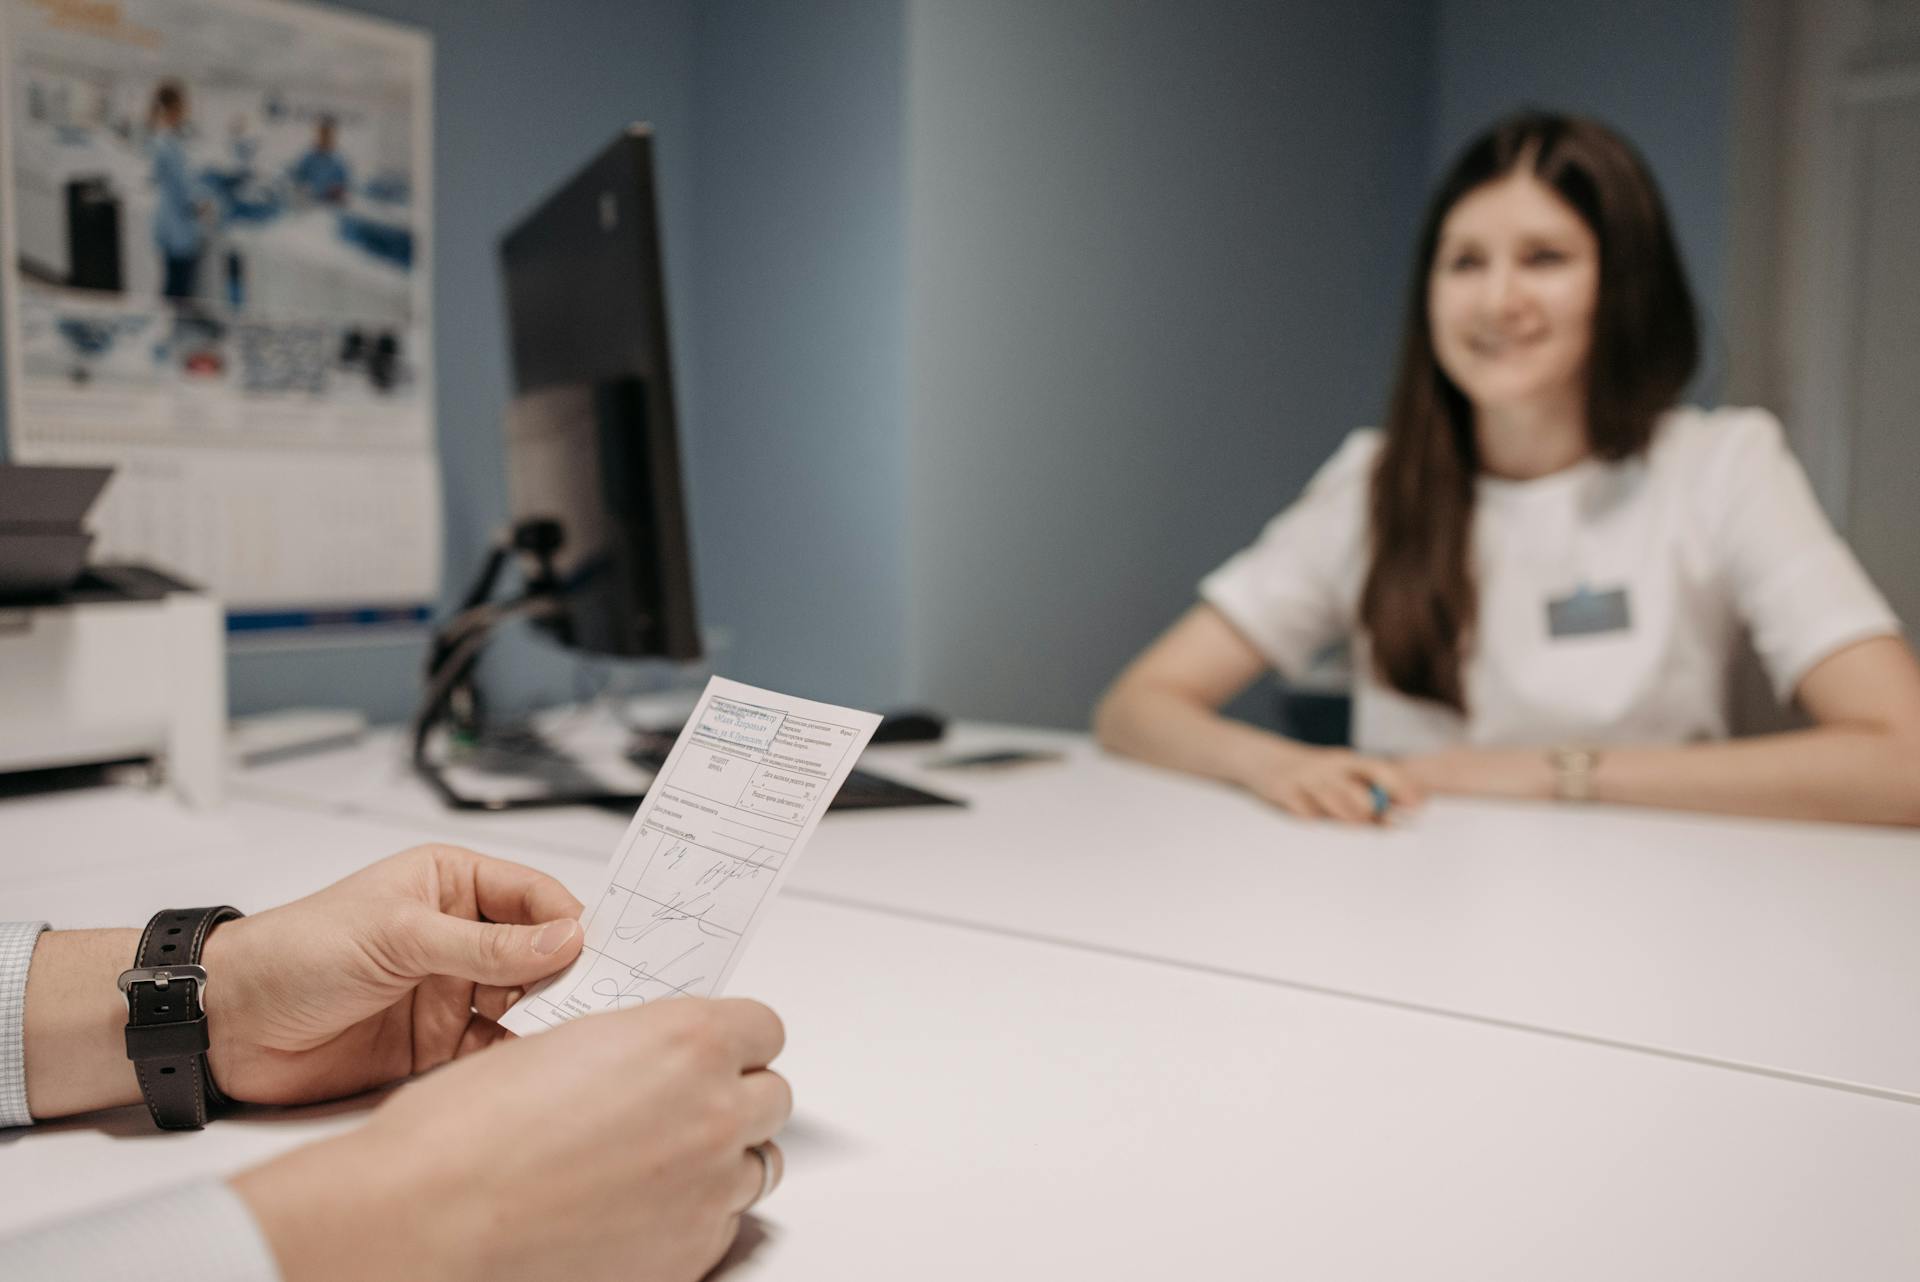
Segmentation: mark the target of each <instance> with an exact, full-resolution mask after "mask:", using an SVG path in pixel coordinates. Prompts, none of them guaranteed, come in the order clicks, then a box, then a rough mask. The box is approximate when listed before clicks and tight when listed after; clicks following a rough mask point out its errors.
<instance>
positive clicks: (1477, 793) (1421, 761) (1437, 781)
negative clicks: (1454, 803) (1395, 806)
mask: <svg viewBox="0 0 1920 1282" xmlns="http://www.w3.org/2000/svg"><path fill="white" fill-rule="evenodd" d="M1401 764H1402V766H1403V767H1404V769H1405V770H1406V773H1407V775H1408V776H1409V777H1410V778H1411V779H1412V780H1413V781H1414V783H1415V784H1416V786H1418V787H1420V788H1421V789H1422V790H1424V791H1426V792H1428V793H1448V794H1451V795H1454V796H1460V797H1509V798H1514V799H1519V800H1532V801H1545V800H1549V799H1551V798H1552V796H1553V766H1552V764H1551V762H1550V761H1549V759H1548V756H1547V753H1546V751H1545V750H1544V749H1541V748H1447V749H1443V750H1442V751H1440V752H1430V753H1426V754H1424V755H1422V756H1418V757H1408V758H1407V759H1406V760H1405V761H1403V762H1402V763H1401Z"/></svg>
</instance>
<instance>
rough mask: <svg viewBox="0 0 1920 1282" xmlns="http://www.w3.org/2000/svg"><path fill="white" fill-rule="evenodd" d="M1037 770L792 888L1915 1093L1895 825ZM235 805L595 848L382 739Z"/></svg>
mask: <svg viewBox="0 0 1920 1282" xmlns="http://www.w3.org/2000/svg"><path fill="white" fill-rule="evenodd" d="M1007 742H1042V743H1046V744H1049V745H1052V746H1057V747H1059V748H1061V749H1062V750H1064V751H1065V752H1067V753H1068V756H1069V760H1068V761H1067V762H1065V763H1063V764H1061V765H1057V766H1029V767H1023V768H1021V769H1020V770H1017V771H1013V772H1008V773H1004V774H998V775H994V774H984V773H974V774H968V775H957V774H953V773H935V772H931V771H919V770H917V769H915V768H914V764H913V763H915V762H917V761H919V760H922V759H924V758H926V757H928V756H930V755H932V752H933V751H934V750H933V749H929V748H924V747H923V748H896V749H888V750H884V751H883V752H882V753H879V754H876V755H875V756H874V757H872V758H871V759H870V761H871V763H872V764H875V765H880V764H883V763H885V764H886V765H887V768H889V769H891V770H892V771H893V772H894V773H896V774H899V775H900V776H901V777H903V778H907V779H909V780H910V781H914V782H920V783H922V784H924V785H925V786H927V787H930V788H933V789H935V790H938V791H946V792H950V793H955V794H957V795H963V796H966V797H968V798H970V799H971V801H972V803H973V805H972V808H971V809H970V810H967V811H952V810H901V811H885V812H875V813H868V814H852V815H831V816H829V817H828V818H827V820H826V821H825V822H824V823H823V825H822V827H821V829H820V832H819V835H818V837H817V838H816V839H815V842H814V845H813V847H812V849H811V850H810V851H809V852H808V855H807V857H806V859H805V860H804V861H802V863H801V864H800V865H799V867H798V869H796V871H795V874H794V877H793V880H792V882H791V885H790V889H789V892H788V893H790V894H793V895H796V896H805V897H812V898H815V899H818V900H827V901H832V902H838V903H848V904H858V905H864V906H869V907H875V908H882V909H886V910H889V911H894V912H903V913H912V914H916V915H919V916H922V917H926V918H933V919H937V920H943V921H951V922H960V923H967V924H973V925H978V926H983V927H989V928H992V929H996V930H1000V931H1003V932H1007V933H1011V934H1015V935H1021V936H1027V937H1032V938H1037V939H1051V940H1058V941H1065V942H1070V943H1074V944H1077V945H1081V946H1086V947H1094V948H1100V949H1103V950H1107V951H1109V952H1112V953H1117V954H1121V955H1126V956H1136V957H1146V958H1154V959H1159V960H1163V961H1172V962H1179V963H1181V964H1184V965H1188V966H1191V967H1195V968H1198V969H1202V970H1208V971H1213V972H1216V973H1226V974H1232V975H1244V976H1255V977H1261V978H1265V979H1268V980H1273V981H1277V982H1285V983H1290V984H1295V985H1299V986H1305V987H1312V988H1318V989H1326V990H1331V991H1335V992H1339V993H1345V994H1351V995H1358V996H1364V997H1368V998H1371V999H1375V1000H1380V1001H1386V1002H1392V1003H1398V1004H1403V1005H1409V1006H1414V1007H1419V1008H1425V1009H1431V1010H1436V1011H1444V1012H1448V1013H1452V1014H1457V1015H1463V1016H1468V1017H1472V1018H1476V1019H1484V1020H1490V1021H1495V1022H1503V1023H1513V1024H1518V1025H1522V1026H1526V1027H1530V1028H1536V1029H1542V1030H1552V1031H1556V1032H1561V1033H1566V1034H1570V1035H1574V1036H1579V1037H1583V1038H1590V1039H1595V1040H1599V1041H1605V1042H1616V1043H1622V1044H1627V1045H1632V1046H1637V1047H1643V1048H1648V1049H1654V1050H1659V1051H1662V1052H1669V1053H1676V1054H1680V1055H1686V1056H1696V1057H1700V1058H1703V1059H1706V1060H1710V1061H1715V1062H1721V1063H1726V1064H1732V1065H1739V1066H1744V1067H1749V1068H1755V1069H1761V1070H1765V1071H1770V1072H1779V1073H1783V1074H1787V1075H1794V1076H1803V1077H1806V1078H1810V1079H1818V1080H1821V1081H1826V1082H1830V1083H1834V1084H1839V1085H1846V1086H1853V1087H1859V1088H1864V1089H1869V1090H1877V1091H1883V1092H1888V1093H1891V1094H1893V1095H1897V1096H1901V1097H1905V1098H1907V1099H1909V1100H1911V1101H1913V1102H1920V928H1917V926H1920V833H1915V832H1911V831H1904V830H1895V829H1874V828H1864V827H1858V826H1847V825H1832V824H1799V823H1780V822H1771V821H1742V820H1729V819H1715V818H1707V817H1697V816H1687V815H1678V814H1663V813H1656V812H1649V811H1634V810H1627V809H1619V808H1611V807H1593V808H1589V809H1585V810H1582V811H1580V812H1578V813H1570V812H1568V811H1567V810H1565V809H1562V808H1556V807H1551V806H1544V805H1520V804H1494V803H1471V802H1460V801H1439V802H1435V803H1433V804H1431V805H1430V806H1429V807H1428V808H1427V810H1426V812H1425V813H1423V814H1421V815H1419V816H1417V817H1415V818H1414V819H1412V820H1411V821H1409V822H1408V823H1406V824H1405V825H1404V826H1401V827H1398V828H1395V829H1391V830H1387V831H1378V830H1372V829H1356V828H1348V827H1338V826H1334V825H1330V824H1309V823H1302V822H1299V821H1296V820H1292V819H1289V818H1287V817H1286V816H1284V815H1281V814H1279V813H1277V812H1275V811H1273V810H1271V809H1270V808H1268V807H1266V806H1264V805H1262V804H1261V803H1259V802H1257V801H1255V800H1254V799H1252V798H1251V797H1248V796H1246V795H1244V794H1241V793H1238V792H1236V791H1234V790H1232V789H1228V788H1225V787H1220V786H1215V785H1212V784H1208V783H1205V782H1202V781H1197V780H1192V779H1187V778H1182V777H1179V776H1175V775H1172V774H1169V773H1167V772H1164V771H1159V770H1155V769H1151V768H1149V767H1145V766H1141V765H1138V764H1136V763H1133V762H1128V761H1122V760H1117V759H1114V758H1110V757H1107V756H1104V755H1103V754H1101V753H1099V752H1098V750H1097V749H1095V748H1093V747H1092V745H1091V744H1089V743H1088V742H1087V741H1086V740H1085V738H1084V737H1082V736H1076V735H1061V734H1048V733H1044V732H1036V731H1016V730H1007V729H996V728H991V727H970V728H966V729H964V730H963V731H962V732H961V733H960V734H958V735H957V736H951V737H950V739H949V742H948V743H946V744H943V745H940V747H939V750H940V751H946V750H949V749H951V748H953V747H965V746H968V745H982V744H1000V743H1007ZM235 787H236V789H237V790H238V791H240V792H241V793H242V794H245V795H252V796H256V797H262V798H274V799H278V800H281V801H289V802H302V803H305V804H310V805H315V806H320V807H324V808H328V809H346V810H353V811H358V812H361V813H368V814H377V815H382V816H390V817H396V818H401V819H404V820H406V821H408V822H412V823H420V824H426V825H429V826H432V827H434V828H435V829H436V830H438V831H442V832H457V833H459V834H460V837H461V839H463V840H466V841H468V842H469V843H470V844H478V845H481V846H482V847H485V846H487V845H488V844H489V843H498V842H501V841H520V842H525V843H528V844H533V845H538V846H539V847H541V848H542V849H547V850H552V851H555V852H562V851H570V852H576V853H578V854H580V855H582V856H584V857H587V858H589V859H592V860H595V861H599V860H603V859H604V858H605V856H606V852H607V851H609V850H610V849H611V848H612V845H613V842H614V840H615V839H616V837H617V836H618V833H619V831H620V829H621V827H622V826H623V825H622V822H621V821H620V820H619V819H618V818H616V817H615V816H612V815H608V814H602V813H597V812H592V811H588V810H570V811H560V812H531V813H521V814H512V815H498V816H451V815H449V814H448V813H447V812H446V811H444V810H442V809H441V808H440V807H439V805H438V803H437V802H436V801H434V800H433V798H432V797H430V796H429V795H428V794H427V792H426V791H425V790H424V789H423V788H421V787H420V786H419V785H418V784H417V783H416V782H415V781H414V780H413V778H412V777H411V776H410V774H409V773H408V772H407V770H406V768H405V766H404V764H403V763H402V762H401V760H400V758H399V756H398V749H397V746H396V743H395V741H394V740H393V739H392V738H390V737H386V736H381V737H376V738H375V739H373V740H370V741H369V742H368V743H367V744H365V745H363V746H362V747H360V748H357V749H354V750H350V751H346V752H341V753H336V754H330V755H328V756H322V757H315V758H309V759H307V760H304V761H299V762H293V763H288V764H286V765H282V766H278V767H272V768H269V769H266V770H262V771H256V772H251V773H250V774H248V775H245V776H242V777H241V778H240V780H239V781H238V782H237V783H236V784H235Z"/></svg>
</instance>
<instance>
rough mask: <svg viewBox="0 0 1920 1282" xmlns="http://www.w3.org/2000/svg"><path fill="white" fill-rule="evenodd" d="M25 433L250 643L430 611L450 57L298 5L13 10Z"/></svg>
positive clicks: (37, 453) (15, 442)
mask: <svg viewBox="0 0 1920 1282" xmlns="http://www.w3.org/2000/svg"><path fill="white" fill-rule="evenodd" d="M0 102H3V103H4V109H5V123H4V128H0V201H3V202H4V214H5V217H4V219H3V220H0V226H3V230H0V248H3V249H4V262H5V270H6V286H5V291H4V292H5V304H6V306H5V313H6V315H5V339H6V374H7V379H6V389H7V431H8V435H9V444H10V447H11V454H12V458H13V460H14V461H16V462H21V463H106V464H111V465H113V466H114V467H115V468H116V473H115V476H114V479H113V480H112V482H111V483H110V484H109V486H108V488H107V492H106V494H105V496H104V497H103V499H102V501H101V504H100V506H99V508H97V509H96V511H95V513H94V519H93V527H94V529H95V531H96V535H97V539H96V544H95V559H96V560H140V561H145V562H148V563H149V564H153V565H155V566H157V567H159V568H161V569H164V570H167V571H170V572H172V573H174V574H176V575H178V576H181V577H184V578H187V579H189V580H192V581H195V582H197V583H199V584H202V585H204V586H206V587H207V588H209V589H211V590H212V591H213V592H214V593H216V594H217V595H219V596H220V597H221V598H222V599H223V600H224V601H225V602H226V603H227V607H228V610H229V627H230V629H231V630H233V631H234V632H235V633H240V632H253V631H255V630H257V629H261V628H272V627H277V626H290V627H311V626H316V625H321V626H331V625H336V624H346V625H353V624H365V623H392V622H395V621H401V622H407V621H417V620H420V619H423V618H424V617H425V613H426V605H427V603H428V602H430V601H431V600H433V599H434V597H435V596H436V595H437V593H438V588H439V571H440V537H441V524H440V481H439V467H438V462H437V459H436V457H435V445H434V433H433V404H434V396H433V359H432V352H433V318H432V309H431V296H432V295H431V279H430V270H429V267H430V264H431V262H432V252H431V251H432V241H431V237H432V227H433V222H432V170H431V165H430V157H431V154H432V152H431V135H430V120H429V112H430V106H431V102H432V45H431V41H430V39H429V37H428V36H427V35H426V34H425V33H423V32H420V31H418V30H415V29H413V28H409V27H405V26H401V25H398V24H394V23H390V22H385V21H378V20H374V19H370V18H365V17H360V16H357V15H351V14H346V13H343V12H341V11H339V10H334V9H327V8H321V7H318V6H315V5H308V4H296V3H288V2H286V0H0Z"/></svg>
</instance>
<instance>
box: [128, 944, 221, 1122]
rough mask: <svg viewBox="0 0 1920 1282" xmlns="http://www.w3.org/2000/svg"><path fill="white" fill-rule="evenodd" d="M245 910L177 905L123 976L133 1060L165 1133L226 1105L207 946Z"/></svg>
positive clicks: (150, 1108)
mask: <svg viewBox="0 0 1920 1282" xmlns="http://www.w3.org/2000/svg"><path fill="white" fill-rule="evenodd" d="M238 916H240V911H239V909H237V908H227V907H224V906H223V907H219V908H169V909H167V910H166V911H164V912H157V913H155V914H154V915H153V919H152V920H151V921H149V922H148V923H147V928H146V929H145V930H144V931H142V932H140V947H139V950H138V951H137V952H136V953H135V954H134V958H133V969H132V970H129V971H125V972H123V973H122V974H121V976H120V991H121V992H123V993H125V994H126V995H127V1058H128V1059H130V1060H132V1061H133V1071H134V1074H135V1076H137V1077H138V1078H139V1079H140V1093H141V1094H142V1095H143V1096H145V1097H146V1101H147V1110H148V1111H149V1112H151V1113H152V1114H153V1120H154V1122H155V1123H157V1124H158V1125H159V1126H160V1127H161V1128H162V1129H165V1130H170V1131H197V1130H199V1129H200V1128H201V1127H203V1126H205V1125H206V1124H207V1108H208V1106H209V1105H210V1104H211V1105H218V1104H224V1103H226V1100H225V1098H223V1097H222V1096H221V1094H220V1092H219V1091H218V1090H217V1089H215V1087H214V1084H213V1075H212V1074H211V1073H209V1072H208V1071H207V1012H206V1004H205V1003H206V992H207V972H206V970H205V969H204V968H203V967H202V966H201V965H200V949H201V947H202V946H203V945H205V943H206V942H207V935H208V934H209V933H210V932H211V931H212V930H213V928H214V927H215V926H218V925H219V924H220V923H221V922H223V921H232V920H233V919H234V918H235V917H238Z"/></svg>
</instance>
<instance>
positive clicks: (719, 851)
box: [500, 677, 880, 1036]
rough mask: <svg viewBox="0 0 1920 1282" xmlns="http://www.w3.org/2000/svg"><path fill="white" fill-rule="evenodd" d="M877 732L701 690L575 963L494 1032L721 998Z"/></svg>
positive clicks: (742, 693) (793, 704) (614, 867)
mask: <svg viewBox="0 0 1920 1282" xmlns="http://www.w3.org/2000/svg"><path fill="white" fill-rule="evenodd" d="M879 724H880V718H879V717H877V716H875V715H874V714H873V713H870V712H859V711H856V710H854V709H852V708H839V707H835V706H834V705H832V704H828V703H815V702H813V701H811V700H808V699H796V698H793V697H791V696H788V695H783V694H775V693H773V692H772V691H770V690H756V689H754V688H753V687H752V686H746V685H741V684H739V683H738V682H734V681H728V680H725V679H724V678H721V677H715V678H713V679H712V680H711V681H709V682H708V683H707V688H706V689H705V690H704V691H703V692H702V693H701V695H700V702H699V703H698V704H697V705H695V707H694V710H693V715H692V716H690V717H688V718H687V724H686V728H685V729H684V730H682V731H681V732H680V738H679V739H678V740H677V741H676V742H675V743H674V745H673V751H672V752H671V753H669V754H668V756H667V760H666V764H665V765H663V766H662V767H661V768H660V773H659V774H658V776H656V777H655V779H654V782H653V786H652V787H650V788H649V789H647V797H646V800H645V801H643V802H641V803H640V809H639V811H638V812H637V813H635V815H634V816H633V822H632V823H631V824H629V825H628V826H627V831H626V835H625V836H623V837H622V838H621V839H620V844H619V845H618V846H617V847H615V849H614V852H613V858H612V859H611V860H610V861H609V862H608V864H607V877H606V885H605V886H604V888H603V889H602V890H601V891H600V892H599V894H598V895H597V896H595V897H594V898H593V899H591V900H589V901H588V904H587V911H586V912H585V914H583V916H582V918H581V922H582V925H583V926H584V927H585V931H586V943H585V946H584V947H583V948H582V949H581V951H580V956H579V957H578V958H577V959H576V960H575V961H574V963H573V965H571V966H569V967H568V968H567V969H566V970H564V971H562V972H561V973H560V974H559V975H557V976H555V977H554V978H552V979H550V980H548V981H547V982H546V983H544V984H543V985H541V986H540V987H538V988H534V989H532V990H530V991H529V992H528V993H527V995H526V996H525V997H522V998H521V999H520V1000H519V1001H518V1002H515V1003H514V1005H513V1006H512V1008H511V1009H509V1010H508V1011H507V1013H506V1014H505V1015H504V1016H502V1017H501V1020H500V1022H501V1024H503V1025H505V1026H506V1027H507V1028H509V1029H511V1030H513V1031H514V1032H516V1033H519V1034H521V1035H523V1036H524V1035H526V1034H530V1033H537V1032H540V1031H542V1030H543V1029H547V1028H552V1027H554V1026H555V1025H558V1024H563V1023H565V1022H566V1021H567V1020H570V1019H574V1018H577V1017H578V1016H581V1015H591V1014H593V1013H594V1012H596V1011H604V1010H618V1009H621V1008H624V1007H628V1006H637V1005H640V1004H641V1003H643V1002H649V1001H654V1000H657V999H659V998H662V997H680V996H690V997H712V996H715V995H717V994H718V993H720V992H721V990H722V989H723V988H724V987H725V985H726V982H727V979H728V977H729V976H731V975H732V974H733V968H734V967H735V966H736V965H738V964H739V961H740V958H741V956H742V955H743V954H744V953H745V952H746V947H747V943H748V941H750V940H751V939H752V938H753V935H754V932H755V931H757V930H758V929H759V927H760V923H761V921H762V919H763V918H765V916H766V914H767V909H768V908H769V907H771V906H772V904H773V897H774V895H775V894H777V893H778V892H779V890H780V887H781V885H782V884H783V883H784V882H785V881H786V878H787V874H788V873H789V872H790V871H791V870H792V868H793V865H794V863H795V861H796V860H798V859H799V857H800V852H801V851H802V850H803V849H805V848H806V844H807V842H808V840H809V839H811V838H812V836H813V830H814V828H815V827H816V826H818V824H819V822H820V816H821V815H822V814H824V813H826V809H827V804H828V803H829V802H831V801H832V800H833V796H834V794H835V793H837V792H838V791H839V790H840V785H841V784H842V783H843V782H845V781H846V777H847V772H848V771H850V770H852V769H853V763H854V762H855V761H856V760H858V759H859V756H860V753H861V750H862V749H864V748H865V747H866V746H867V740H869V739H871V738H872V737H873V731H874V728H875V727H876V726H878V725H879Z"/></svg>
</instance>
